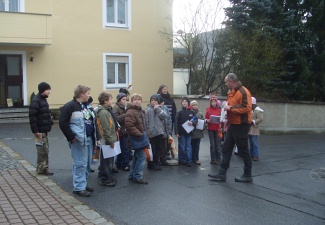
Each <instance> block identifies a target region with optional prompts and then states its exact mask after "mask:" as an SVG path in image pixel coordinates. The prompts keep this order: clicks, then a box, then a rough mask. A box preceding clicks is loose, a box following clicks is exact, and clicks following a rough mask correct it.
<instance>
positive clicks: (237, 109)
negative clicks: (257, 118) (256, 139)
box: [227, 81, 252, 124]
mask: <svg viewBox="0 0 325 225" xmlns="http://www.w3.org/2000/svg"><path fill="white" fill-rule="evenodd" d="M251 97H252V95H251V93H250V92H249V90H248V89H247V88H245V87H244V86H242V84H241V82H240V81H239V82H238V83H237V86H236V87H235V88H234V89H232V90H231V91H229V92H228V99H227V101H228V105H229V106H231V108H230V110H228V111H227V123H229V124H242V123H248V124H251V122H252V98H251Z"/></svg>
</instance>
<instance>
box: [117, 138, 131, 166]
mask: <svg viewBox="0 0 325 225" xmlns="http://www.w3.org/2000/svg"><path fill="white" fill-rule="evenodd" d="M128 145H129V143H128V136H121V137H120V146H121V153H120V154H118V155H117V158H116V167H117V168H125V167H127V166H129V163H130V160H129V149H128Z"/></svg>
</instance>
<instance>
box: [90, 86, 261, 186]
mask: <svg viewBox="0 0 325 225" xmlns="http://www.w3.org/2000/svg"><path fill="white" fill-rule="evenodd" d="M101 95H104V93H102V94H101ZM101 95H100V96H99V98H98V100H99V103H100V106H99V107H98V110H97V113H96V115H97V117H98V118H99V122H98V127H99V130H100V131H101V132H100V134H101V137H102V139H101V140H102V141H101V144H109V145H112V144H113V143H114V141H116V140H117V137H118V138H119V141H120V146H121V154H119V155H118V156H117V158H116V166H117V168H118V169H120V170H124V171H129V180H132V181H134V182H135V183H140V184H147V183H148V182H147V181H145V180H144V179H143V167H144V164H145V160H146V155H145V152H144V151H145V148H150V149H151V151H152V160H151V161H148V162H147V167H148V169H149V170H154V171H157V170H161V169H162V167H161V166H163V165H168V162H167V161H166V159H167V154H168V149H169V146H168V145H169V142H168V140H169V138H170V136H172V124H173V123H172V121H173V118H172V115H171V114H170V110H169V109H168V107H166V106H165V105H164V101H165V100H164V98H163V97H162V96H161V95H160V94H154V95H152V96H151V97H150V101H149V104H148V106H147V107H146V109H145V110H143V109H142V108H141V103H142V96H141V95H140V94H134V95H133V96H132V98H131V103H130V104H129V105H128V106H127V98H128V95H127V93H123V92H121V93H119V94H118V95H117V102H116V104H115V106H114V107H112V106H111V105H112V96H111V95H110V94H107V93H106V95H107V96H106V95H105V97H106V98H104V97H103V96H101ZM255 103H256V102H255ZM103 110H104V111H103ZM108 113H109V114H110V115H107V114H108ZM221 114H222V108H221V104H220V101H219V100H218V99H217V97H216V96H214V95H212V96H211V97H210V105H209V107H207V109H206V112H205V116H204V115H203V114H202V113H201V112H200V110H199V106H198V102H197V101H195V100H193V101H190V99H189V98H187V97H183V98H182V99H181V109H180V110H179V111H178V112H177V113H176V115H175V118H174V121H175V124H174V132H175V135H176V137H177V138H178V163H179V165H186V166H188V167H191V166H192V165H193V163H194V164H196V165H201V162H200V160H199V151H200V142H201V139H202V138H204V129H207V130H208V135H209V140H210V157H211V160H210V164H220V162H221V157H222V156H221V140H222V138H223V134H224V133H225V130H226V119H224V120H222V121H220V117H221ZM216 118H217V119H216ZM107 121H109V122H107ZM199 121H201V122H202V123H203V124H204V125H203V127H200V128H198V125H199ZM186 127H189V128H190V129H187V128H186ZM191 127H192V128H191ZM113 128H114V129H113ZM105 130H106V133H105ZM108 132H110V133H108ZM114 132H117V134H118V135H117V136H116V135H115V134H114ZM146 135H148V141H147V146H146V147H141V148H140V149H132V150H134V154H133V159H132V162H131V163H130V161H129V158H130V157H129V156H130V153H129V152H130V146H129V138H130V136H131V137H132V140H133V141H137V140H138V139H137V138H140V137H141V138H142V139H141V140H140V139H139V143H140V142H141V144H142V145H143V142H145V140H143V138H145V137H143V136H146ZM112 136H113V139H114V140H113V139H112V140H109V139H110V138H112ZM255 140H256V139H254V138H253V141H255ZM112 147H113V145H112ZM253 147H254V146H253ZM131 148H132V146H131ZM255 153H256V152H255ZM255 153H253V152H252V154H255ZM257 154H258V153H257ZM252 157H258V156H254V155H252ZM112 160H113V159H103V155H102V154H101V160H100V163H101V170H100V174H101V175H100V177H101V182H100V183H101V184H102V185H107V186H114V185H115V184H116V180H115V179H114V178H113V177H112V176H111V173H112V171H113V170H114V166H113V161H112Z"/></svg>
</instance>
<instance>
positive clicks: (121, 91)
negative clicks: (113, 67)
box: [119, 88, 130, 95]
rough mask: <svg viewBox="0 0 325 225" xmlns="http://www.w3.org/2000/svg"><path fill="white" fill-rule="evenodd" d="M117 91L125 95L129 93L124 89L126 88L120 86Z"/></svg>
mask: <svg viewBox="0 0 325 225" xmlns="http://www.w3.org/2000/svg"><path fill="white" fill-rule="evenodd" d="M119 93H124V94H126V95H130V92H129V91H128V90H126V88H120V90H119Z"/></svg>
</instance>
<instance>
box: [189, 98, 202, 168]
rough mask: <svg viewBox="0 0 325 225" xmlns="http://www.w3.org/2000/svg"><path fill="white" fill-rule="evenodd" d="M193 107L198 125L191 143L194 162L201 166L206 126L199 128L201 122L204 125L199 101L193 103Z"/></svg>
mask: <svg viewBox="0 0 325 225" xmlns="http://www.w3.org/2000/svg"><path fill="white" fill-rule="evenodd" d="M191 106H192V109H193V111H194V112H195V114H196V118H197V119H198V124H197V125H196V127H195V129H194V130H193V134H192V141H191V143H192V161H193V162H194V163H195V164H196V165H201V162H200V160H199V151H200V142H201V138H204V134H203V128H204V125H203V127H202V128H201V127H200V126H199V121H202V120H203V123H204V116H203V114H202V113H201V112H200V110H199V106H198V103H197V101H195V100H193V101H191Z"/></svg>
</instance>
